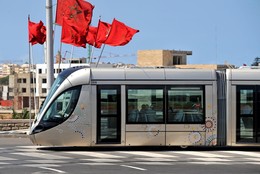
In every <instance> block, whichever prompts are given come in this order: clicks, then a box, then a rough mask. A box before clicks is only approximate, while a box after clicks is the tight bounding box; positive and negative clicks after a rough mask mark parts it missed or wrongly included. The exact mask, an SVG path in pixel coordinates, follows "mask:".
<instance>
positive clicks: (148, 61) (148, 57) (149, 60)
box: [137, 50, 163, 66]
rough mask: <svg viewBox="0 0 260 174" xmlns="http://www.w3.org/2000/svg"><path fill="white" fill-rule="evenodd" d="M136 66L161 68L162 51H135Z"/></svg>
mask: <svg viewBox="0 0 260 174" xmlns="http://www.w3.org/2000/svg"><path fill="white" fill-rule="evenodd" d="M137 65H138V66H163V50H139V51H137Z"/></svg>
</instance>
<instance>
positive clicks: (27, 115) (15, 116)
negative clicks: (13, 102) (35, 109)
mask: <svg viewBox="0 0 260 174" xmlns="http://www.w3.org/2000/svg"><path fill="white" fill-rule="evenodd" d="M12 118H13V119H29V118H30V112H29V111H28V110H27V109H23V112H22V113H17V112H16V111H15V110H14V109H13V115H12Z"/></svg>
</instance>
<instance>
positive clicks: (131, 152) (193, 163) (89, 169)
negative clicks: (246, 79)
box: [0, 136, 260, 174]
mask: <svg viewBox="0 0 260 174" xmlns="http://www.w3.org/2000/svg"><path fill="white" fill-rule="evenodd" d="M0 173H1V174H7V173H8V174H10V173H17V174H43V173H44V174H46V173H71V174H72V173H73V174H74V173H77V174H83V173H89V174H100V173H105V174H122V173H124V174H132V173H137V174H138V173H142V174H159V173H165V174H167V173H169V174H173V173H178V174H180V173H185V174H194V173H200V174H201V173H210V174H214V173H215V174H219V173H237V174H240V173H241V174H242V173H243V174H244V173H248V174H249V173H250V174H251V173H257V174H259V173H260V150H257V149H254V151H251V150H250V149H248V150H246V151H245V150H239V149H225V150H224V149H220V150H219V149H215V150H212V149H201V148H199V149H192V150H188V149H186V150H181V149H163V150H158V149H156V150H154V149H153V148H148V149H144V148H142V149H140V148H133V149H129V148H109V149H107V148H102V149H100V148H54V149H49V148H40V149H39V148H38V147H37V146H33V145H32V144H31V142H30V141H29V139H27V138H25V137H23V136H21V137H19V136H18V137H8V138H7V137H0Z"/></svg>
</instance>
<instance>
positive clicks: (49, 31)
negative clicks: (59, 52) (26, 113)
mask: <svg viewBox="0 0 260 174" xmlns="http://www.w3.org/2000/svg"><path fill="white" fill-rule="evenodd" d="M52 22H53V19H52V0H46V43H47V48H46V49H47V51H46V53H47V54H46V59H47V92H49V90H50V88H51V86H52V84H53V81H54V65H53V63H54V61H53V58H54V56H53V23H52Z"/></svg>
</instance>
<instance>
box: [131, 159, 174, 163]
mask: <svg viewBox="0 0 260 174" xmlns="http://www.w3.org/2000/svg"><path fill="white" fill-rule="evenodd" d="M135 159H136V160H141V161H154V162H155V161H156V162H162V161H166V162H169V161H177V160H175V159H174V160H173V159H169V158H135Z"/></svg>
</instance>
